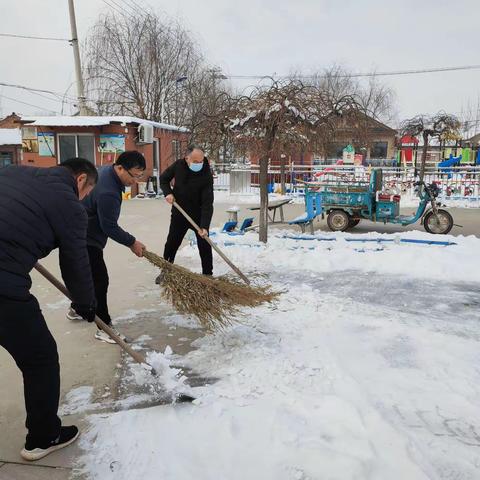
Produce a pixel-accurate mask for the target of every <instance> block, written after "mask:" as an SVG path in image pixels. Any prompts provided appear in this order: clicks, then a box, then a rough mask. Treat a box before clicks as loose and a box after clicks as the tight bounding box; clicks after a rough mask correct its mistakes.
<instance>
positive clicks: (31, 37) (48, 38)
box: [0, 33, 70, 42]
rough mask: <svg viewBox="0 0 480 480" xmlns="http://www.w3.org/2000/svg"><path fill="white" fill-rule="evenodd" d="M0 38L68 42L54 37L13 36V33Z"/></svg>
mask: <svg viewBox="0 0 480 480" xmlns="http://www.w3.org/2000/svg"><path fill="white" fill-rule="evenodd" d="M0 37H12V38H27V39H31V40H53V41H56V42H69V41H70V39H68V38H55V37H34V36H31V35H14V34H13V33H0Z"/></svg>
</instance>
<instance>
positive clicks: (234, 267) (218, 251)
mask: <svg viewBox="0 0 480 480" xmlns="http://www.w3.org/2000/svg"><path fill="white" fill-rule="evenodd" d="M173 206H174V207H175V208H176V209H177V210H178V211H179V212H180V213H181V214H182V215H183V216H184V217H185V218H186V219H187V220H188V221H189V222H190V224H191V225H192V227H193V228H195V230H196V231H197V232H200V230H201V228H200V227H199V226H198V225H197V223H196V222H195V220H194V219H193V218H192V217H191V216H190V215H189V214H188V213H187V212H186V211H185V210H184V209H183V208H182V207H181V206H180V205H179V204H178V203H177V202H173ZM203 238H205V240H206V241H207V242H208V243H209V244H210V246H211V247H212V248H213V249H214V250H215V251H216V252H217V253H218V254H219V255H220V256H221V257H222V258H223V260H225V262H226V263H227V264H228V265H229V266H230V268H231V269H232V270H233V271H234V272H235V273H236V274H237V275H238V276H239V277H240V278H241V279H242V280H243V281H244V282H245V283H246V284H247V285H250V280H249V279H248V278H247V277H246V276H245V275H244V274H243V273H242V271H241V270H240V269H239V268H238V267H237V266H236V265H235V264H234V263H233V262H232V261H231V260H230V259H229V258H228V257H227V256H226V255H225V254H224V253H223V252H222V251H221V250H220V248H218V246H217V245H216V244H215V243H214V242H212V239H211V238H210V237H209V236H206V237H203Z"/></svg>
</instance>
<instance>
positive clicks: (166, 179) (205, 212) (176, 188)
mask: <svg viewBox="0 0 480 480" xmlns="http://www.w3.org/2000/svg"><path fill="white" fill-rule="evenodd" d="M172 181H173V187H172V185H171V183H172ZM160 188H161V189H162V192H163V194H164V195H165V196H167V195H169V194H171V193H172V194H173V196H174V197H175V200H176V201H177V203H178V204H179V205H180V206H181V207H182V208H183V209H184V210H185V211H186V212H187V213H188V214H189V215H190V216H191V217H192V218H193V219H194V220H195V222H196V223H197V224H198V225H199V227H200V228H205V229H206V230H208V229H209V227H210V222H211V221H212V215H213V175H212V170H211V169H210V165H209V163H208V160H207V159H206V158H205V159H204V160H203V167H202V169H201V170H200V171H199V172H192V170H190V168H189V166H188V164H187V162H186V160H185V159H183V158H182V159H180V160H177V161H176V162H174V163H172V165H170V166H169V167H168V168H167V169H166V170H165V171H164V172H163V173H162V174H161V175H160ZM172 214H173V215H174V216H177V215H180V216H181V214H180V213H179V212H178V210H177V209H176V208H175V207H172Z"/></svg>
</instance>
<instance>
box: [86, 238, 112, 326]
mask: <svg viewBox="0 0 480 480" xmlns="http://www.w3.org/2000/svg"><path fill="white" fill-rule="evenodd" d="M87 249H88V257H89V259H90V268H91V269H92V278H93V285H94V288H95V298H96V300H97V316H98V317H99V318H100V320H103V321H104V322H105V323H106V324H107V325H110V324H111V323H112V319H111V318H110V313H109V312H108V304H107V292H108V285H109V278H108V271H107V266H106V265H105V260H104V259H103V249H101V248H97V247H92V246H90V245H89V246H88V247H87Z"/></svg>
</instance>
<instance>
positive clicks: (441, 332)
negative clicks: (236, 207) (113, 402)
mask: <svg viewBox="0 0 480 480" xmlns="http://www.w3.org/2000/svg"><path fill="white" fill-rule="evenodd" d="M346 236H347V235H346V234H343V235H337V237H338V238H339V241H338V242H337V241H336V242H335V244H334V245H332V244H333V242H321V241H318V242H315V246H314V248H313V250H312V249H310V247H308V249H306V248H305V242H302V241H296V242H295V241H293V240H287V239H282V238H278V237H277V238H272V241H271V243H270V244H269V246H268V247H263V246H255V248H254V245H255V237H254V236H246V237H242V238H235V239H234V240H233V242H234V243H235V245H233V246H231V247H229V250H228V252H229V254H230V255H231V256H232V258H233V260H234V261H235V262H236V263H238V264H239V265H241V266H248V265H250V266H254V268H253V267H251V268H250V270H252V272H253V273H254V272H265V273H267V274H268V275H269V281H270V282H272V284H273V286H274V287H276V288H279V289H282V290H284V291H285V293H284V294H283V295H282V296H281V299H280V301H279V302H278V303H277V304H276V305H274V306H263V307H260V308H256V309H253V310H251V311H249V312H247V314H246V315H245V317H244V318H243V319H242V322H243V323H242V324H239V325H236V326H234V327H232V328H230V329H228V330H227V331H226V332H224V333H222V334H217V335H210V336H200V337H199V338H197V339H196V340H194V341H193V343H192V346H193V347H194V350H192V351H190V352H188V353H186V354H185V355H184V356H183V357H181V362H182V364H183V365H185V366H187V367H189V368H191V369H193V370H194V371H195V372H196V373H197V374H198V375H200V376H204V377H206V378H208V377H216V379H217V380H216V381H213V382H208V384H206V385H204V386H199V387H196V388H194V392H195V394H196V396H197V398H198V399H197V401H196V402H195V404H194V405H176V406H169V405H162V406H156V407H152V408H143V409H136V410H128V411H120V412H116V413H108V414H101V415H93V416H91V417H90V425H91V427H90V430H89V432H88V433H86V434H84V435H83V438H82V442H81V444H82V446H83V448H84V455H83V457H82V459H81V471H83V472H84V473H87V474H89V475H90V477H91V478H93V479H102V480H103V479H109V478H111V479H114V478H115V479H120V480H123V479H125V480H126V479H132V478H142V479H144V480H154V479H168V480H170V479H171V480H173V479H174V480H187V479H193V478H195V479H199V480H207V479H208V480H210V479H212V480H213V479H228V480H230V479H232V480H237V479H238V480H240V479H242V480H244V479H248V480H256V479H259V480H265V479H272V480H287V479H288V480H290V479H292V480H325V479H328V480H334V479H338V480H346V479H352V480H353V479H378V480H385V479H388V480H405V479H408V480H416V479H458V480H467V479H468V480H470V479H471V480H474V479H478V478H480V412H479V408H478V397H479V393H480V392H479V390H480V387H479V385H480V349H479V339H480V322H479V320H480V314H479V309H478V307H479V305H480V273H479V268H478V266H479V261H478V251H479V249H480V240H478V239H474V238H470V237H469V238H461V237H460V238H455V239H454V240H455V241H456V242H457V243H458V245H454V246H448V247H437V246H422V245H405V244H396V243H391V244H388V245H387V246H384V248H383V249H382V250H375V248H374V247H375V245H369V246H367V247H365V248H364V249H360V250H359V249H358V248H357V246H352V245H351V244H349V243H348V242H346V241H344V240H345V238H346ZM357 236H358V235H357ZM377 236H378V235H377ZM419 236H420V235H419V234H418V232H415V235H411V237H419ZM367 237H368V236H367ZM386 237H387V236H386ZM422 238H432V237H430V236H426V235H425V234H423V235H422ZM434 238H435V239H437V240H438V237H434ZM217 240H218V241H219V242H221V239H220V238H217ZM228 240H229V241H230V240H231V238H229V239H228ZM240 244H243V246H241V245H240ZM195 255H196V253H195V251H194V250H193V249H191V248H189V247H187V248H185V249H184V250H183V251H182V252H181V260H182V259H183V260H184V261H187V260H189V259H190V258H193V257H194V256H195ZM219 263H220V260H218V261H217V265H218V266H219V269H218V270H221V269H222V268H223V267H220V265H219ZM225 271H226V270H225ZM177 317H178V316H177ZM177 317H173V318H177ZM177 320H178V324H179V325H180V326H181V328H185V325H184V323H185V321H184V319H182V318H181V317H180V318H177ZM169 325H170V326H175V320H173V321H172V318H170V320H169ZM190 327H191V325H190ZM174 350H175V349H174ZM80 397H82V395H80Z"/></svg>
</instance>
